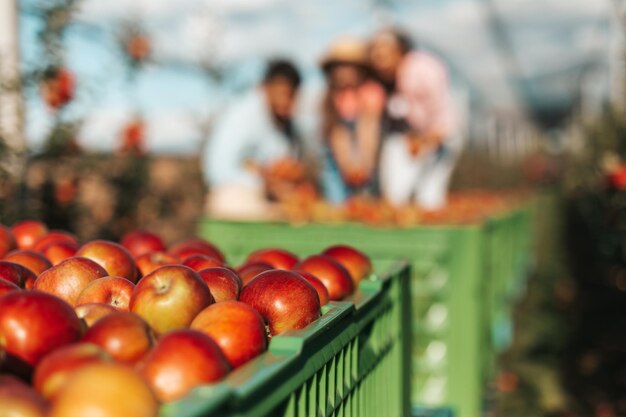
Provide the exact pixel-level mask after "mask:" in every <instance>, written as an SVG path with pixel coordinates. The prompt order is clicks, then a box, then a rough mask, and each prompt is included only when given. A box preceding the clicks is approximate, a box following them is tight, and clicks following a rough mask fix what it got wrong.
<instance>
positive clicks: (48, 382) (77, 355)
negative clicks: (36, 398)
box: [33, 343, 113, 399]
mask: <svg viewBox="0 0 626 417" xmlns="http://www.w3.org/2000/svg"><path fill="white" fill-rule="evenodd" d="M112 360H113V359H112V358H111V356H110V355H109V354H108V353H106V352H105V351H104V350H102V348H100V347H99V346H96V345H93V344H91V343H75V344H72V345H67V346H63V347H60V348H58V349H55V350H54V351H52V352H51V353H49V354H48V355H46V356H44V358H43V359H42V360H41V361H40V362H39V364H38V365H37V367H36V368H35V373H34V375H33V387H34V388H35V389H36V390H37V391H38V392H39V393H40V394H41V395H43V396H44V398H47V399H53V398H54V397H55V396H56V395H57V394H58V393H59V391H60V390H61V389H62V388H63V386H64V385H65V384H67V381H68V379H69V378H70V377H71V375H72V374H73V373H74V372H76V371H77V370H78V369H80V368H82V367H83V366H85V365H88V364H93V363H100V362H111V361H112Z"/></svg>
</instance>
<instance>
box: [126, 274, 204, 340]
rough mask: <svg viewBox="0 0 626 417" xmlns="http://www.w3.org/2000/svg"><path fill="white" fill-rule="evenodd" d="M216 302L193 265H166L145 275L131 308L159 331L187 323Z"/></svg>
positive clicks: (136, 287) (161, 332) (133, 297)
mask: <svg viewBox="0 0 626 417" xmlns="http://www.w3.org/2000/svg"><path fill="white" fill-rule="evenodd" d="M213 302H214V300H213V296H212V295H211V292H210V290H209V287H208V286H207V285H206V284H205V283H204V281H202V278H200V275H198V273H197V272H196V271H194V270H193V269H191V268H189V267H186V266H183V265H166V266H162V267H160V268H158V269H155V270H154V271H152V272H151V273H149V274H148V275H146V276H145V277H143V278H142V279H141V281H139V282H138V283H137V285H136V286H135V289H134V290H133V294H132V296H131V298H130V311H132V312H133V313H136V314H139V315H140V316H141V317H143V318H144V320H146V321H147V322H148V324H150V327H152V329H154V331H155V332H156V333H157V334H164V333H166V332H168V331H170V330H174V329H179V328H182V327H187V326H189V324H190V323H191V321H192V320H193V319H194V317H195V316H196V315H197V314H198V313H199V312H200V311H202V310H203V309H204V308H205V307H207V306H208V305H209V304H212V303H213Z"/></svg>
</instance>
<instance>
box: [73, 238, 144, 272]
mask: <svg viewBox="0 0 626 417" xmlns="http://www.w3.org/2000/svg"><path fill="white" fill-rule="evenodd" d="M76 256H83V257H85V258H88V259H91V260H92V261H94V262H96V263H97V264H98V265H100V266H101V267H103V268H104V269H105V270H106V271H107V272H108V274H107V275H111V276H116V277H123V278H126V279H127V280H129V281H130V282H133V283H135V282H137V278H138V276H137V267H136V266H135V261H134V260H133V257H132V256H131V255H130V253H129V252H128V251H127V250H126V249H125V248H124V247H123V246H122V245H119V244H117V243H114V242H109V241H107V240H93V241H91V242H89V243H86V244H84V245H83V246H82V247H81V248H80V249H79V250H78V252H77V253H76Z"/></svg>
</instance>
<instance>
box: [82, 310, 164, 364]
mask: <svg viewBox="0 0 626 417" xmlns="http://www.w3.org/2000/svg"><path fill="white" fill-rule="evenodd" d="M82 341H83V342H86V343H93V344H95V345H98V346H100V347H101V348H102V349H103V350H104V351H105V352H107V353H108V354H109V355H111V356H112V357H113V359H115V360H116V361H118V362H120V363H125V364H128V365H134V364H136V363H137V362H138V361H139V360H141V359H142V358H143V357H144V356H145V354H146V353H147V352H148V351H149V350H150V349H151V348H152V345H153V344H154V335H153V333H152V330H150V326H148V323H146V322H145V321H144V320H143V319H142V318H141V317H139V316H138V315H136V314H133V313H129V312H125V311H120V312H116V313H112V314H109V315H107V316H105V317H102V318H101V319H100V320H98V321H97V322H95V323H94V324H93V325H92V326H91V327H90V328H89V329H87V331H86V332H85V334H84V335H83V338H82Z"/></svg>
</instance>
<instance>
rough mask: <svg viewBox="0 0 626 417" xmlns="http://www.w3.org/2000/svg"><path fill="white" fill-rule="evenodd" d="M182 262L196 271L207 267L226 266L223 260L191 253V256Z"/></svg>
mask: <svg viewBox="0 0 626 417" xmlns="http://www.w3.org/2000/svg"><path fill="white" fill-rule="evenodd" d="M181 263H182V264H183V265H185V266H188V267H189V268H191V269H193V270H194V271H200V270H201V269H207V268H219V267H222V266H224V263H223V262H221V261H218V260H217V259H215V258H211V257H210V256H206V255H191V256H190V257H188V258H186V259H184V260H183V261H182V262H181Z"/></svg>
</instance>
